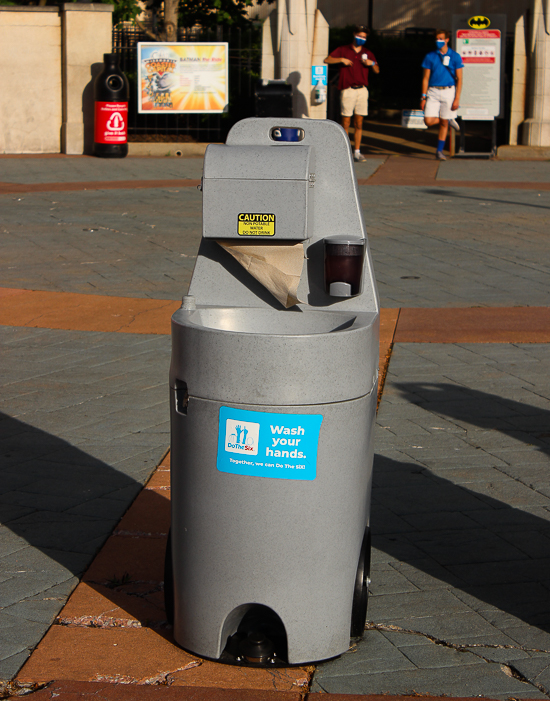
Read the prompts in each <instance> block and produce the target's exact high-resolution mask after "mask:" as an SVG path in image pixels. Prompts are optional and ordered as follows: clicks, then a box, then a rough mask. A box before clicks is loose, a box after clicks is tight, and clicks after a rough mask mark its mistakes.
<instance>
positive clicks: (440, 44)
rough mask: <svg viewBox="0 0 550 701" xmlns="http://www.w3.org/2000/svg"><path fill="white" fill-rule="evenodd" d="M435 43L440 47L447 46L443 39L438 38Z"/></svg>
mask: <svg viewBox="0 0 550 701" xmlns="http://www.w3.org/2000/svg"><path fill="white" fill-rule="evenodd" d="M435 45H436V46H437V48H438V49H442V48H443V47H444V46H445V42H444V41H441V39H437V40H436V42H435Z"/></svg>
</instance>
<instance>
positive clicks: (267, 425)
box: [217, 406, 323, 480]
mask: <svg viewBox="0 0 550 701" xmlns="http://www.w3.org/2000/svg"><path fill="white" fill-rule="evenodd" d="M322 421H323V417H322V415H321V414H271V413H268V412H262V411H247V410H246V409H232V408H231V407H227V406H222V407H221V408H220V419H219V428H218V459H217V468H218V470H219V471H220V472H230V473H232V474H235V475H248V476H250V477H272V478H275V479H287V480H288V479H291V480H314V479H315V477H316V475H317V446H318V444H319V432H320V430H321V423H322Z"/></svg>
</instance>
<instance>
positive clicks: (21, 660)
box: [0, 648, 30, 679]
mask: <svg viewBox="0 0 550 701" xmlns="http://www.w3.org/2000/svg"><path fill="white" fill-rule="evenodd" d="M29 654H30V651H29V650H28V649H27V648H25V649H23V650H22V651H21V652H18V653H16V654H15V655H9V653H8V655H9V656H6V657H2V658H0V679H12V678H13V677H15V675H16V674H17V672H18V671H19V670H20V669H21V667H22V666H23V665H24V664H25V662H26V661H27V659H28V657H29Z"/></svg>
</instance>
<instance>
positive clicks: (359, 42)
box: [353, 37, 367, 46]
mask: <svg viewBox="0 0 550 701" xmlns="http://www.w3.org/2000/svg"><path fill="white" fill-rule="evenodd" d="M353 40H354V41H355V43H356V44H357V46H363V44H366V43H367V40H366V39H363V37H353Z"/></svg>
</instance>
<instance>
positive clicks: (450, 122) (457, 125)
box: [449, 119, 460, 131]
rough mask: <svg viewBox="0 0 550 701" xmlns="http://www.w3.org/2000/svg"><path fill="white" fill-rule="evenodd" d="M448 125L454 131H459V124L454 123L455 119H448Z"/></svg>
mask: <svg viewBox="0 0 550 701" xmlns="http://www.w3.org/2000/svg"><path fill="white" fill-rule="evenodd" d="M449 125H450V126H451V127H452V128H453V129H454V130H455V131H460V124H459V123H458V122H457V121H456V119H449Z"/></svg>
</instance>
